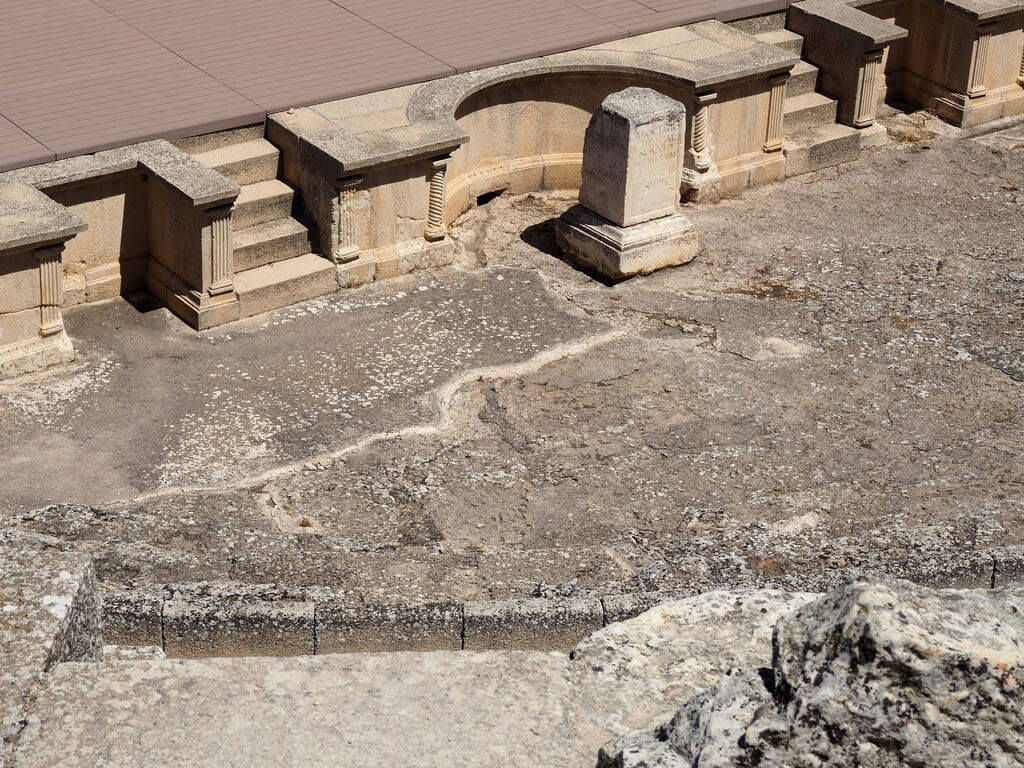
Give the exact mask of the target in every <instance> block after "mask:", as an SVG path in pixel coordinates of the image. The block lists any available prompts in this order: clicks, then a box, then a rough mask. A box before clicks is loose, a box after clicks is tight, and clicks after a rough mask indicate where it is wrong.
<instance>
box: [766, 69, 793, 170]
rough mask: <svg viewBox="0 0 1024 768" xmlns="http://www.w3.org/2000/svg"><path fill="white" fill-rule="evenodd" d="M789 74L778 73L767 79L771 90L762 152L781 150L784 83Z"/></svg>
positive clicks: (784, 99)
mask: <svg viewBox="0 0 1024 768" xmlns="http://www.w3.org/2000/svg"><path fill="white" fill-rule="evenodd" d="M788 80H789V72H780V73H779V74H777V75H772V76H771V77H769V78H768V85H769V87H770V88H771V90H770V92H769V96H768V129H767V131H766V134H765V139H764V151H765V152H776V151H778V150H780V149H782V118H783V114H784V113H785V104H786V82H787V81H788Z"/></svg>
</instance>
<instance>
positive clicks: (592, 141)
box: [580, 88, 685, 227]
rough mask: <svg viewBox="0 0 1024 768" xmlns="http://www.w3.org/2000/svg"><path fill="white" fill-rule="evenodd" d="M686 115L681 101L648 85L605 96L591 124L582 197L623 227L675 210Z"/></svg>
mask: <svg viewBox="0 0 1024 768" xmlns="http://www.w3.org/2000/svg"><path fill="white" fill-rule="evenodd" d="M684 117H685V108H684V107H683V105H682V104H680V103H679V102H677V101H675V100H673V99H670V98H668V97H667V96H663V95H662V94H660V93H658V92H657V91H652V90H650V89H649V88H627V89H626V90H624V91H620V92H618V93H613V94H612V95H611V96H609V97H608V98H606V99H605V100H604V102H603V103H602V104H601V107H600V108H599V109H598V110H597V112H595V113H594V116H593V118H592V119H591V121H590V125H589V126H588V127H587V133H586V138H585V140H584V145H583V186H582V188H581V190H580V203H581V204H582V205H584V206H586V207H587V208H589V209H590V210H591V211H593V212H594V213H597V214H598V215H600V216H603V217H604V218H606V219H608V221H610V222H612V223H614V224H617V225H619V226H621V227H627V226H631V225H633V224H639V223H641V222H644V221H650V220H652V219H656V218H659V217H661V216H666V215H668V214H671V213H672V212H674V211H675V207H676V204H677V203H678V202H679V164H680V162H679V161H680V158H679V147H680V144H681V141H680V133H681V131H682V126H683V119H684Z"/></svg>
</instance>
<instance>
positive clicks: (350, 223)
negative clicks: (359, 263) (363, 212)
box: [332, 176, 363, 264]
mask: <svg viewBox="0 0 1024 768" xmlns="http://www.w3.org/2000/svg"><path fill="white" fill-rule="evenodd" d="M362 183H363V177H362V176H349V177H346V178H344V179H339V180H338V182H337V193H336V194H335V205H334V215H333V216H332V219H333V223H334V236H333V246H334V248H333V250H334V261H335V263H337V264H343V263H345V262H348V261H352V260H353V259H355V258H356V257H357V256H359V245H358V244H357V243H356V229H355V214H354V212H353V207H354V205H355V199H356V191H357V189H358V188H359V186H360V185H361V184H362Z"/></svg>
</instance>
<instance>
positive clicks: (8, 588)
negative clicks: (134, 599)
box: [0, 544, 102, 765]
mask: <svg viewBox="0 0 1024 768" xmlns="http://www.w3.org/2000/svg"><path fill="white" fill-rule="evenodd" d="M101 653H102V638H101V620H100V601H99V595H98V594H97V592H96V589H95V572H94V571H93V567H92V563H90V562H89V561H88V560H87V559H85V558H82V557H78V556H76V555H73V554H69V553H64V552H60V551H59V550H57V549H52V550H48V549H45V548H40V547H38V546H34V545H31V544H14V545H4V546H2V547H0V765H5V764H6V763H5V761H6V758H7V754H8V752H9V750H10V748H11V745H12V744H13V743H15V742H17V739H18V736H19V734H20V732H21V730H22V728H23V726H24V723H25V710H26V708H27V706H28V705H29V703H30V702H31V700H32V697H33V696H34V694H35V690H36V688H37V686H38V684H39V681H40V680H41V679H42V676H43V674H44V673H45V672H46V671H47V670H49V669H50V668H51V667H52V666H53V665H54V664H56V663H58V662H60V661H78V660H89V659H99V658H100V656H101Z"/></svg>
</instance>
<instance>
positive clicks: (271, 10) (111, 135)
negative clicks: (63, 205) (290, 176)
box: [0, 0, 785, 169]
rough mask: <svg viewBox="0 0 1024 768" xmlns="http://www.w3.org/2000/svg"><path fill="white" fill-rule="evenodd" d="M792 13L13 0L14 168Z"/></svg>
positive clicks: (7, 161) (341, 1)
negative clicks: (494, 68)
mask: <svg viewBox="0 0 1024 768" xmlns="http://www.w3.org/2000/svg"><path fill="white" fill-rule="evenodd" d="M776 7H777V8H783V7H785V0H45V2H41V1H40V0H0V19H2V24H0V73H2V77H0V169H7V168H15V167H20V166H23V165H31V164H33V163H38V162H45V161H47V160H50V159H53V158H54V157H58V158H59V157H67V156H70V155H75V154H83V153H86V152H93V151H96V150H99V149H105V148H108V147H113V146H118V145H121V144H128V143H133V142H137V141H144V140H147V139H151V138H155V137H159V136H165V137H168V138H173V137H178V136H186V135H190V134H197V133H203V132H207V131H215V130H220V129H224V128H230V127H234V126H239V125H245V124H248V123H253V122H258V121H259V120H261V119H262V118H263V116H264V115H265V114H266V113H267V112H276V111H279V110H282V109H286V108H288V107H292V106H295V107H298V106H305V105H309V104H315V103H319V102H325V101H332V100H334V99H339V98H345V97H348V96H355V95H359V94H362V93H369V92H372V91H375V90H381V89H385V88H391V87H394V86H398V85H406V84H410V83H417V82H422V81H425V80H430V79H433V78H436V77H440V76H443V75H446V74H452V73H454V72H456V71H466V70H469V69H478V68H481V67H485V66H490V65H493V64H498V63H502V62H507V61H515V60H519V59H526V58H530V57H533V56H539V55H542V54H546V53H553V52H555V51H564V50H570V49H573V48H582V47H585V46H587V45H591V44H594V43H599V42H605V41H608V40H614V39H618V38H622V37H628V36H630V35H633V34H639V33H642V32H650V31H652V30H655V29H664V28H668V27H672V26H676V25H679V24H685V23H690V22H693V21H698V20H701V19H711V18H719V19H725V18H736V17H737V16H738V15H743V13H744V10H745V9H750V10H749V13H757V12H764V11H765V10H771V9H772V8H776Z"/></svg>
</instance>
